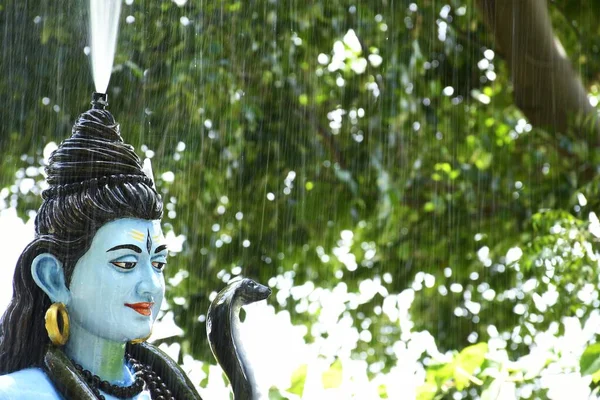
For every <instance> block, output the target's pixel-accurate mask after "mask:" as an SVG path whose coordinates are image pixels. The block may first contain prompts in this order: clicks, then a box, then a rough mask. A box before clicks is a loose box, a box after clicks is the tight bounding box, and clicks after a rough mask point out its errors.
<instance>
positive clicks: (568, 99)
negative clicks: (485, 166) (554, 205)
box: [476, 0, 600, 145]
mask: <svg viewBox="0 0 600 400" xmlns="http://www.w3.org/2000/svg"><path fill="white" fill-rule="evenodd" d="M476 2H477V5H478V6H479V8H480V10H481V11H482V13H483V17H484V20H485V21H486V23H487V25H488V26H489V28H490V30H491V31H492V32H493V34H494V38H495V42H496V46H497V48H496V49H495V50H496V51H497V53H499V55H500V56H502V57H503V58H504V59H505V60H506V62H507V63H508V66H509V68H510V71H511V77H512V83H513V87H514V89H513V90H514V97H515V104H516V105H517V107H519V108H520V109H521V110H522V111H523V113H524V114H525V115H526V116H527V118H528V119H529V120H530V121H531V123H532V124H533V125H534V126H538V127H542V128H545V129H547V130H550V131H555V132H556V131H558V132H566V131H567V128H574V129H576V130H581V129H582V128H584V127H586V126H587V128H586V130H587V129H589V131H588V132H589V133H592V132H593V137H590V140H591V142H592V144H594V145H597V144H598V143H599V140H598V139H599V135H598V134H599V133H600V129H599V126H598V123H597V118H596V117H595V115H596V112H595V109H594V108H593V107H592V106H591V105H590V102H589V100H588V97H587V93H586V90H585V89H584V87H583V85H582V83H581V80H580V79H579V77H578V76H577V74H576V73H575V71H574V70H573V67H572V66H571V63H570V61H569V59H568V58H567V55H566V53H565V51H564V49H563V47H562V45H561V44H560V42H559V41H558V39H557V38H556V37H555V36H554V33H553V31H552V23H551V21H550V15H549V13H548V3H547V1H546V0H476ZM574 121H577V123H576V124H573V122H574Z"/></svg>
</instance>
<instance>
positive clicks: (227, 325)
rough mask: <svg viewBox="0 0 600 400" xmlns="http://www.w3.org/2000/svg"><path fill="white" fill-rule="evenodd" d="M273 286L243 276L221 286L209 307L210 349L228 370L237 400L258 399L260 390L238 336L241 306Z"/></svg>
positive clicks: (261, 298)
mask: <svg viewBox="0 0 600 400" xmlns="http://www.w3.org/2000/svg"><path fill="white" fill-rule="evenodd" d="M270 294H271V289H269V288H268V287H266V286H263V285H261V284H259V283H256V282H254V281H253V280H252V279H248V278H244V279H241V280H238V281H235V282H232V283H230V284H229V285H227V287H225V289H223V290H221V291H220V292H219V294H218V295H217V297H216V298H215V299H214V300H213V301H212V303H211V304H210V307H209V308H208V316H207V320H206V333H207V335H208V342H209V344H210V349H211V351H212V353H213V355H214V356H215V358H216V359H217V361H218V363H219V364H220V365H221V368H223V371H225V374H226V375H227V378H228V379H229V382H230V383H231V388H232V390H233V396H234V399H235V400H259V399H260V394H259V392H258V388H257V385H256V381H255V379H254V374H253V372H252V369H251V368H250V363H249V361H248V359H247V355H246V351H245V350H244V347H243V345H242V342H241V340H240V337H239V333H240V331H239V328H240V326H239V325H240V309H241V308H242V306H245V305H247V304H251V303H254V302H256V301H260V300H264V299H266V298H267V297H269V295H270Z"/></svg>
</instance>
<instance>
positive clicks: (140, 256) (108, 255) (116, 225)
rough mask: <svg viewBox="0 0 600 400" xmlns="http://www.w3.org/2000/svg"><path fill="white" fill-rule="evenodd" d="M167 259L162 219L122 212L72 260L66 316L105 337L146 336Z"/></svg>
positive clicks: (158, 301)
mask: <svg viewBox="0 0 600 400" xmlns="http://www.w3.org/2000/svg"><path fill="white" fill-rule="evenodd" d="M166 261H167V248H166V246H165V239H164V237H163V234H162V231H161V228H160V221H147V220H142V219H131V218H125V219H119V220H116V221H112V222H109V223H107V224H105V225H104V226H102V227H101V228H100V229H99V230H98V232H97V233H96V235H95V236H94V239H93V240H92V244H91V247H90V249H89V250H88V251H87V252H86V253H85V254H84V255H83V256H82V257H81V258H80V259H79V261H78V262H77V264H76V265H75V269H74V271H73V275H72V277H71V283H70V286H69V291H70V294H71V296H70V301H69V304H68V306H67V308H68V311H69V317H70V318H71V320H72V321H73V323H74V324H77V325H79V326H80V327H81V328H83V329H85V330H86V331H88V332H92V333H94V334H95V335H96V336H99V337H102V338H104V339H108V340H113V341H120V342H125V341H130V340H134V339H138V338H144V337H146V336H148V335H149V334H150V332H151V330H152V324H153V323H154V320H155V319H156V316H157V313H158V311H159V309H160V305H161V303H162V300H163V297H164V293H165V280H164V277H163V268H164V267H165V265H166Z"/></svg>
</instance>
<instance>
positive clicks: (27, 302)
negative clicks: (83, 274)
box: [0, 109, 163, 375]
mask: <svg viewBox="0 0 600 400" xmlns="http://www.w3.org/2000/svg"><path fill="white" fill-rule="evenodd" d="M46 172H47V174H48V178H47V181H48V184H49V185H50V187H49V188H48V189H47V190H45V191H44V192H43V193H42V197H43V199H44V201H43V203H42V205H41V207H40V209H39V212H38V214H37V216H36V219H35V239H34V240H33V241H32V242H31V243H30V244H29V245H28V246H27V247H26V248H25V250H24V251H23V253H22V254H21V256H20V257H19V260H18V261H17V266H16V269H15V275H14V279H13V298H12V300H11V302H10V304H9V306H8V308H7V310H6V312H5V313H4V315H3V316H2V319H0V375H2V374H6V373H10V372H14V371H18V370H21V369H24V368H28V367H38V366H41V364H42V362H43V356H44V351H45V348H46V346H47V345H48V343H49V339H48V335H47V333H46V329H45V327H44V315H45V313H46V310H47V309H48V307H50V299H49V298H48V296H47V295H46V294H45V293H44V292H43V291H42V290H41V289H40V288H39V287H38V286H37V285H36V283H35V282H34V280H33V277H32V275H31V263H32V261H33V259H34V258H35V257H36V256H38V255H39V254H42V253H51V254H53V255H54V256H55V257H56V258H57V259H59V260H60V261H61V262H62V264H63V269H64V273H65V281H66V282H67V285H70V280H71V275H72V274H73V269H74V267H75V264H76V263H77V260H79V258H81V256H82V255H83V254H85V252H87V250H88V249H89V246H90V243H91V241H92V239H93V237H94V235H95V234H96V232H97V231H98V229H100V227H101V226H102V225H104V224H106V223H108V222H110V221H114V220H116V219H120V218H140V219H146V220H156V219H160V218H162V207H163V206H162V201H161V198H160V195H159V194H158V193H157V192H156V190H155V189H154V188H153V185H152V180H151V179H150V178H148V177H147V176H146V175H145V173H144V172H143V170H142V167H141V163H140V159H139V157H138V156H137V155H136V154H135V152H134V149H133V147H132V146H130V145H128V144H126V143H124V142H123V139H122V138H121V134H120V130H119V125H118V124H117V123H116V122H115V120H114V118H113V116H112V115H111V113H110V112H108V111H106V110H104V109H91V110H89V111H87V112H85V113H83V114H81V115H80V116H79V118H78V119H77V121H76V122H75V125H74V126H73V133H72V136H71V137H70V138H69V139H67V140H65V141H64V142H62V143H61V144H60V146H59V147H58V149H56V151H54V153H52V156H51V157H50V159H49V165H48V167H47V168H46Z"/></svg>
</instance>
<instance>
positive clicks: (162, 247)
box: [154, 244, 167, 254]
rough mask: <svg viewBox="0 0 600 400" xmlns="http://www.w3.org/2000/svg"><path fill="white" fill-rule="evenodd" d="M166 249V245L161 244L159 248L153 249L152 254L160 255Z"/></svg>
mask: <svg viewBox="0 0 600 400" xmlns="http://www.w3.org/2000/svg"><path fill="white" fill-rule="evenodd" d="M166 249H167V245H166V244H161V245H160V246H158V247H157V248H156V249H154V253H155V254H156V253H160V252H161V251H164V250H166Z"/></svg>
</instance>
